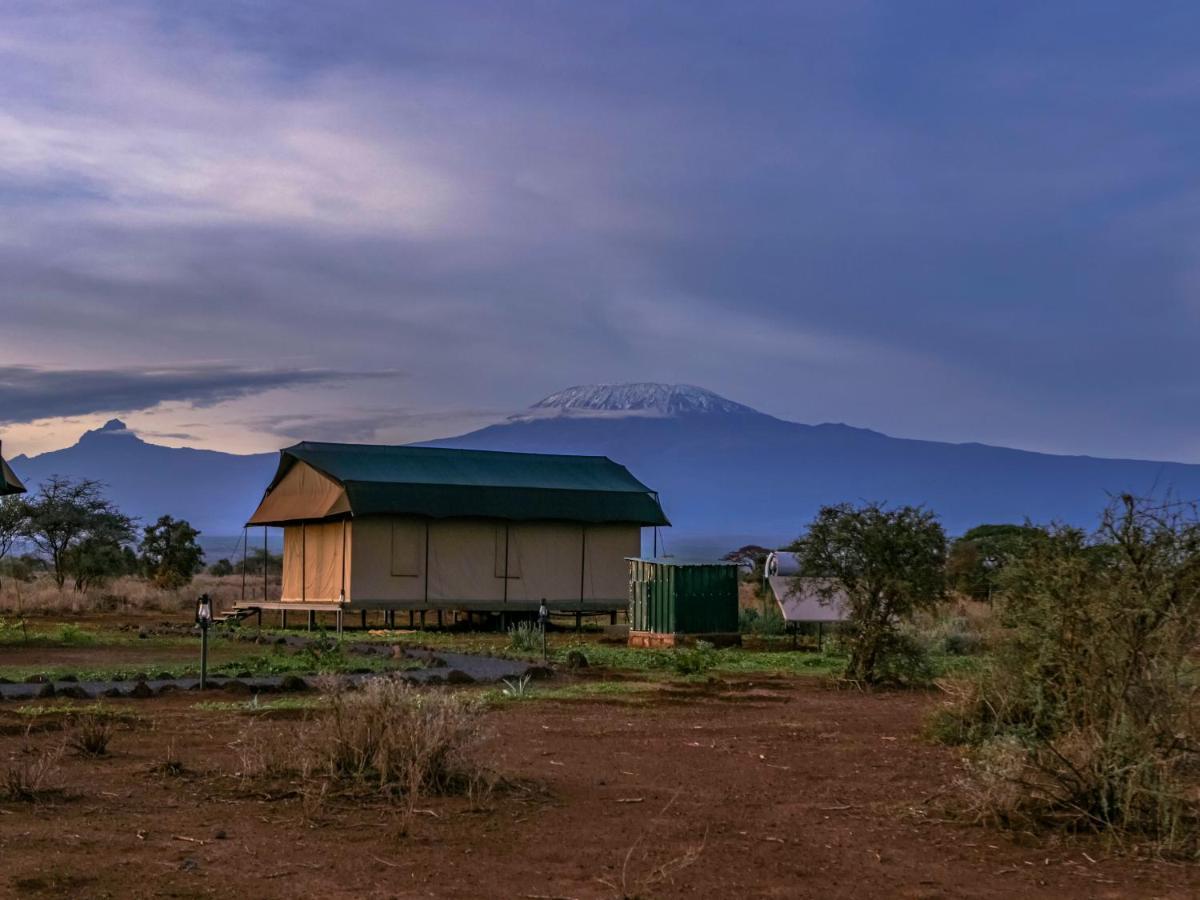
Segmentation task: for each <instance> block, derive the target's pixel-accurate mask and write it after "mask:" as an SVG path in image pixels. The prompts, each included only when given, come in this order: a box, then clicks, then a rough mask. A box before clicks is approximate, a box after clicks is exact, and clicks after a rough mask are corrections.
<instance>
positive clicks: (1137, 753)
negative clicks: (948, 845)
mask: <svg viewBox="0 0 1200 900" xmlns="http://www.w3.org/2000/svg"><path fill="white" fill-rule="evenodd" d="M1001 587H1002V590H1001V592H1000V595H999V597H998V601H997V602H998V612H999V615H1000V620H1001V623H1002V625H1003V626H1004V627H1003V629H1002V632H1001V635H1000V638H999V641H998V645H997V647H996V648H995V655H994V659H993V661H992V663H991V664H990V665H987V666H985V667H983V668H982V669H981V670H980V672H979V676H978V677H977V678H976V679H975V680H974V681H973V682H971V683H970V685H969V687H968V688H967V689H966V690H965V691H964V693H963V695H962V696H961V697H960V698H959V699H958V700H957V702H955V703H954V704H952V705H951V706H950V707H948V708H947V709H944V710H942V711H941V712H940V713H939V714H938V715H937V716H936V717H935V718H934V720H933V722H932V723H931V726H932V729H933V731H934V733H935V734H936V735H937V736H939V737H941V738H942V739H943V740H947V741H952V742H956V743H964V744H968V745H970V746H972V747H973V748H974V749H973V757H972V761H973V773H972V774H973V778H972V779H971V781H970V782H969V787H970V794H969V799H970V800H971V802H972V804H973V805H974V806H976V807H977V808H978V810H979V811H980V812H981V813H983V814H984V815H986V816H988V817H990V818H992V819H994V820H996V821H998V822H1001V823H1004V824H1009V825H1014V826H1016V827H1020V828H1023V829H1027V828H1030V827H1035V826H1046V825H1054V826H1059V827H1067V828H1072V829H1091V830H1097V831H1103V832H1107V833H1111V834H1115V835H1118V836H1131V835H1140V836H1143V837H1145V838H1147V839H1149V840H1151V841H1152V842H1153V843H1154V844H1155V845H1156V847H1157V849H1158V850H1160V851H1162V852H1171V853H1179V854H1182V855H1184V856H1187V857H1190V858H1195V859H1200V795H1197V793H1196V790H1195V788H1196V773H1197V772H1198V771H1200V730H1198V726H1197V721H1196V718H1195V711H1196V708H1197V699H1198V695H1197V691H1198V684H1197V671H1196V660H1195V658H1194V657H1193V655H1192V654H1193V653H1194V652H1195V648H1196V646H1197V641H1198V640H1200V520H1197V519H1196V518H1195V513H1194V512H1193V511H1192V510H1190V509H1187V510H1185V509H1182V508H1180V507H1177V506H1151V505H1149V504H1147V503H1145V502H1142V501H1138V500H1136V499H1135V498H1133V497H1129V496H1126V497H1123V498H1121V500H1120V501H1119V502H1117V503H1115V504H1114V505H1113V506H1112V507H1110V508H1109V509H1108V510H1107V511H1106V513H1105V515H1104V517H1103V519H1102V522H1101V526H1100V528H1099V530H1098V531H1097V532H1096V533H1095V534H1093V535H1090V536H1088V535H1085V534H1084V533H1083V532H1081V531H1079V530H1077V529H1072V528H1057V529H1053V530H1051V531H1049V532H1047V533H1044V534H1043V535H1042V536H1041V537H1040V538H1038V539H1036V540H1034V541H1033V542H1031V545H1030V547H1029V549H1028V551H1027V552H1026V553H1025V554H1024V555H1023V556H1022V558H1021V559H1019V560H1017V561H1015V562H1013V563H1011V564H1010V566H1009V567H1008V570H1007V571H1006V573H1005V576H1004V578H1003V580H1002V582H1001Z"/></svg>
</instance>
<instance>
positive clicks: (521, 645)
mask: <svg viewBox="0 0 1200 900" xmlns="http://www.w3.org/2000/svg"><path fill="white" fill-rule="evenodd" d="M508 649H509V650H512V651H514V652H516V653H541V652H542V629H541V628H539V627H538V626H537V624H536V623H534V622H518V623H517V624H516V625H513V626H512V627H511V628H509V629H508Z"/></svg>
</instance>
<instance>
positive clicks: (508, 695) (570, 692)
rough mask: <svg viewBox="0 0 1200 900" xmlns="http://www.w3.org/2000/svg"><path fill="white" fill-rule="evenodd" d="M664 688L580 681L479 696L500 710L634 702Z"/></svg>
mask: <svg viewBox="0 0 1200 900" xmlns="http://www.w3.org/2000/svg"><path fill="white" fill-rule="evenodd" d="M659 687H661V685H660V684H656V683H654V682H645V681H580V682H576V683H574V684H566V685H555V686H548V687H543V686H541V685H538V686H534V685H533V684H528V685H526V686H525V687H524V688H522V689H520V690H514V689H512V688H511V687H510V686H505V687H500V688H489V689H488V690H486V691H484V692H483V693H482V694H481V695H480V696H481V698H482V699H483V701H484V702H485V703H488V704H489V705H493V706H500V705H503V704H506V703H514V702H520V701H525V700H587V699H590V698H603V697H625V698H630V699H635V698H636V697H637V696H638V695H645V694H649V693H651V692H653V691H656V690H658V689H659Z"/></svg>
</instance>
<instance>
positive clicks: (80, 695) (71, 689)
mask: <svg viewBox="0 0 1200 900" xmlns="http://www.w3.org/2000/svg"><path fill="white" fill-rule="evenodd" d="M57 695H58V696H59V697H67V698H69V699H71V700H88V699H90V695H89V694H88V692H87V691H85V690H84V689H83V688H81V687H80V686H79V685H77V684H71V685H67V686H66V687H60V688H59V689H58V691H57Z"/></svg>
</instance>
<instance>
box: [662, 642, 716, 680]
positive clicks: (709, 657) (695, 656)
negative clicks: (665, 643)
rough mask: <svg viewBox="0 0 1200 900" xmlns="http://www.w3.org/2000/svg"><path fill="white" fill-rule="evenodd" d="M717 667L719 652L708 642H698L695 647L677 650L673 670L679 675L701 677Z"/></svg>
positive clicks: (673, 655) (672, 660)
mask: <svg viewBox="0 0 1200 900" xmlns="http://www.w3.org/2000/svg"><path fill="white" fill-rule="evenodd" d="M716 665H717V651H716V649H715V648H714V647H713V645H712V644H710V643H709V642H708V641H696V646H695V647H686V648H682V649H679V650H675V651H674V652H673V653H672V654H671V668H672V670H674V671H675V673H676V674H678V675H701V674H703V673H704V672H707V671H708V670H709V669H712V668H714V667H715V666H716Z"/></svg>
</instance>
